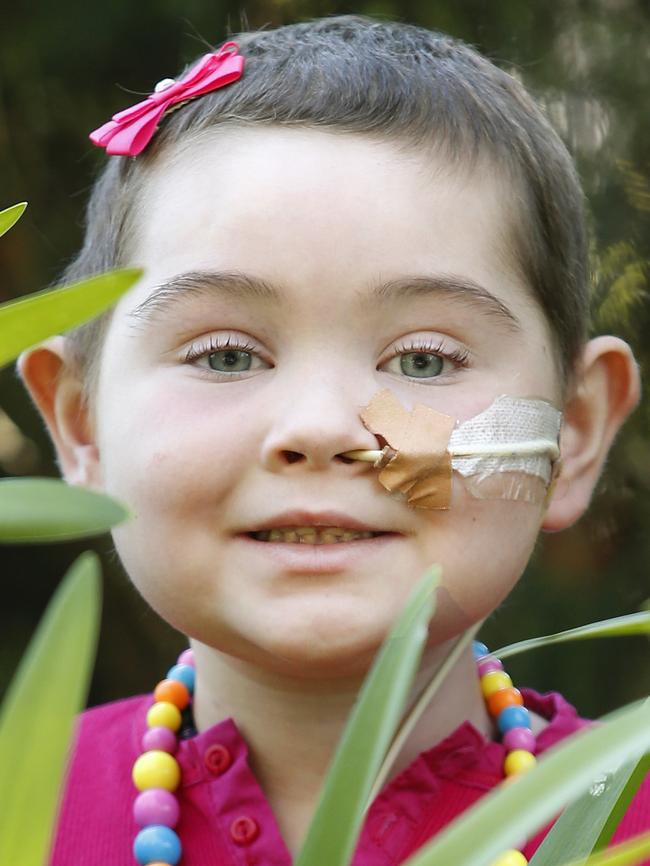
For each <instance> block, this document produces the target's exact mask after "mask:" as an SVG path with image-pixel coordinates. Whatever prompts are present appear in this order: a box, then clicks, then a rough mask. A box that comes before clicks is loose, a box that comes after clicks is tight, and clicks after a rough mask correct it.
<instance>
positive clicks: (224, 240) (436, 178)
mask: <svg viewBox="0 0 650 866" xmlns="http://www.w3.org/2000/svg"><path fill="white" fill-rule="evenodd" d="M161 156H162V158H161V159H160V160H159V161H158V162H157V163H156V164H155V165H154V166H153V167H152V170H151V173H150V177H149V178H148V180H147V182H146V183H145V185H144V189H143V192H142V194H141V197H140V200H139V204H138V208H137V213H136V225H134V226H133V227H132V229H133V234H132V244H131V251H130V259H131V260H132V261H133V262H134V263H137V264H140V265H143V266H144V267H145V268H146V271H147V275H146V278H145V280H144V281H143V283H142V284H141V285H140V287H139V288H138V289H137V290H136V293H135V294H134V295H133V296H132V297H131V303H132V305H133V306H135V305H136V304H138V303H140V302H142V300H143V299H144V298H145V297H146V296H147V294H148V293H149V292H151V289H152V286H156V285H159V284H160V283H161V282H164V281H166V280H169V278H170V277H173V276H174V275H178V274H184V273H187V272H196V271H201V270H209V271H215V270H217V271H218V270H237V271H242V272H245V273H253V274H255V275H256V276H258V277H260V278H262V279H265V280H267V281H268V282H272V283H274V284H280V285H282V286H283V287H284V288H285V289H286V292H287V293H288V295H292V296H295V297H293V298H292V300H297V301H300V302H305V301H307V300H310V301H311V302H316V301H318V300H320V302H321V303H325V301H326V300H329V301H330V302H334V300H335V298H339V297H341V298H342V297H343V296H350V295H351V293H352V292H354V291H358V290H359V289H361V288H364V287H367V286H368V285H375V284H377V283H378V282H380V281H382V280H385V279H393V278H399V277H402V276H403V275H405V274H417V273H435V274H444V275H447V276H450V277H463V278H466V279H467V280H468V281H470V282H474V283H475V284H477V285H480V286H489V287H490V288H489V291H490V292H493V293H496V294H497V295H500V296H501V297H504V296H505V297H506V298H507V303H508V305H509V306H510V307H514V308H515V309H513V312H514V313H515V315H516V314H517V308H518V309H519V310H520V311H521V310H523V309H528V310H530V308H531V307H534V306H535V305H534V304H533V303H532V300H531V296H530V293H529V292H528V291H527V289H526V287H525V285H524V283H523V280H522V279H521V277H520V276H519V273H518V269H517V267H516V256H515V255H514V254H513V250H512V240H511V238H512V234H513V233H512V231H511V227H512V225H513V220H514V219H516V217H517V214H516V211H515V206H514V204H513V202H514V200H515V191H514V190H513V188H512V184H511V183H510V182H508V181H507V180H506V179H505V178H504V177H503V176H502V175H501V174H500V173H499V172H497V171H495V170H494V169H493V168H490V167H489V166H487V165H486V164H485V163H483V164H481V163H479V164H477V165H476V166H475V167H474V168H473V169H472V170H469V169H463V168H462V167H461V168H459V167H458V166H454V167H452V166H451V165H450V164H449V163H448V162H446V161H445V160H444V159H443V158H441V157H440V156H439V155H436V154H435V153H432V152H431V151H424V150H416V149H408V148H405V147H403V146H398V145H397V144H393V143H391V142H387V141H377V140H372V139H369V138H367V137H362V136H358V135H353V134H350V133H334V132H325V131H315V130H307V129H285V128H278V127H266V128H265V127H256V128H253V129H251V128H247V129H242V128H228V127H224V128H222V129H216V130H210V131H209V132H208V133H205V134H203V135H202V136H201V137H200V138H198V139H195V140H192V141H189V142H187V143H185V144H184V145H183V147H182V148H177V149H176V150H174V151H171V152H170V153H168V154H162V155H161ZM310 289H311V290H312V291H309V290H310Z"/></svg>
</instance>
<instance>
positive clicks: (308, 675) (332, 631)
mask: <svg viewBox="0 0 650 866" xmlns="http://www.w3.org/2000/svg"><path fill="white" fill-rule="evenodd" d="M386 633H387V632H383V631H380V632H378V631H376V627H375V630H373V632H372V633H367V632H365V633H364V632H363V630H360V629H355V628H354V627H353V626H349V627H348V628H347V629H346V628H342V627H341V625H340V624H334V623H331V628H329V629H328V628H327V627H326V626H325V624H324V623H322V622H321V623H319V626H318V628H317V629H314V630H311V631H310V630H309V629H308V628H304V627H302V628H299V629H293V630H292V629H291V628H284V629H280V631H279V632H278V634H277V635H276V634H274V632H273V631H272V630H270V629H266V630H265V631H264V633H263V635H259V639H258V640H256V641H255V658H254V659H253V658H251V659H250V661H252V662H253V663H254V664H256V665H260V666H264V667H267V668H271V669H273V670H274V671H275V672H277V673H283V674H286V675H289V676H297V677H300V678H305V679H312V678H326V677H332V678H338V677H342V676H362V675H363V674H364V673H365V672H366V671H367V670H368V668H369V667H370V665H371V664H372V661H373V659H374V657H375V655H376V653H377V651H378V650H379V648H380V646H381V643H382V640H383V638H384V637H385V635H386Z"/></svg>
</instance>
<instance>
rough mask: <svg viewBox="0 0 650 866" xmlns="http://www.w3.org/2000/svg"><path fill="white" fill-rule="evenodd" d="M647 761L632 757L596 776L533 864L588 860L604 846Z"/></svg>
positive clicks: (563, 816) (548, 865) (549, 835)
mask: <svg viewBox="0 0 650 866" xmlns="http://www.w3.org/2000/svg"><path fill="white" fill-rule="evenodd" d="M643 764H645V766H646V768H647V767H648V761H647V760H646V759H645V758H641V759H640V761H631V762H628V763H626V764H624V765H623V766H622V767H619V768H618V770H616V771H615V772H614V773H609V774H603V776H602V777H601V778H600V779H595V780H594V781H593V783H592V785H591V787H590V789H589V790H588V791H587V792H586V793H585V794H583V795H582V796H581V797H579V798H578V799H577V800H576V801H575V802H574V803H571V805H570V806H568V807H567V808H566V809H565V810H564V812H563V813H562V814H561V815H560V817H559V818H558V820H557V821H556V822H555V824H554V825H553V826H552V827H551V829H550V831H549V832H548V833H547V834H546V836H545V838H544V841H543V842H542V844H541V845H540V846H539V848H538V849H537V851H536V852H535V854H534V856H533V857H532V859H531V860H530V864H531V866H533V864H534V866H557V864H558V863H561V862H562V861H563V860H565V859H567V858H571V859H573V860H577V861H579V862H584V860H585V859H586V858H587V857H589V855H590V854H591V853H592V852H593V851H598V850H600V849H602V848H604V847H605V846H606V845H607V844H608V843H609V841H610V839H611V838H612V835H613V833H614V831H615V830H616V827H617V826H618V823H619V821H620V819H621V818H622V817H623V815H624V814H625V811H626V809H627V807H628V806H629V804H630V801H631V799H632V797H633V796H634V793H635V792H636V789H637V788H638V787H639V785H640V784H641V782H642V780H643V776H644V775H645V773H643V775H641V774H639V773H635V770H637V768H638V767H640V766H641V765H643ZM619 803H620V806H619Z"/></svg>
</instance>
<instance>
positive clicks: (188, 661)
mask: <svg viewBox="0 0 650 866" xmlns="http://www.w3.org/2000/svg"><path fill="white" fill-rule="evenodd" d="M176 664H179V665H189V666H190V667H191V668H193V667H194V652H193V651H192V650H191V649H186V650H184V651H183V652H182V653H181V654H180V655H179V657H178V661H177V662H176Z"/></svg>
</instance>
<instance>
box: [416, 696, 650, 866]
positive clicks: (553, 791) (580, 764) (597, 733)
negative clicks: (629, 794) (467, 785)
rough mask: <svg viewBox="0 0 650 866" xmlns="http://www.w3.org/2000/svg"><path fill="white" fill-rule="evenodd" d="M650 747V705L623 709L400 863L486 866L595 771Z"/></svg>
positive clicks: (563, 803) (557, 750)
mask: <svg viewBox="0 0 650 866" xmlns="http://www.w3.org/2000/svg"><path fill="white" fill-rule="evenodd" d="M649 746H650V706H648V705H646V704H642V705H641V706H639V705H638V704H635V705H633V706H632V707H625V708H624V709H623V710H621V711H620V712H617V713H616V714H614V715H612V716H611V717H610V720H608V721H605V722H602V723H601V724H599V725H598V726H594V727H592V728H590V729H589V730H588V731H584V732H580V733H578V734H574V735H573V736H572V737H571V738H570V739H569V740H568V741H566V742H564V743H563V744H562V745H559V746H556V747H555V748H554V749H553V750H552V751H551V752H550V754H548V755H543V756H542V757H541V758H540V761H539V763H538V764H537V766H536V767H534V768H533V769H532V770H531V771H530V772H528V773H526V774H525V775H523V776H522V777H521V778H519V779H517V780H516V782H515V783H514V784H511V785H504V786H499V788H498V789H496V790H495V791H494V792H492V793H491V794H489V795H488V796H486V797H484V798H483V799H482V800H481V801H480V802H479V803H478V804H477V805H475V806H474V807H473V808H472V809H470V810H469V811H468V812H465V813H464V815H463V816H462V819H461V820H456V821H454V823H453V824H451V826H450V827H448V828H447V829H445V830H444V831H443V832H442V833H440V834H439V836H437V837H436V839H434V840H433V841H431V842H429V843H428V844H427V845H425V846H424V847H423V848H421V849H420V850H419V851H418V852H417V853H416V854H414V855H413V856H412V857H411V858H410V859H409V860H408V861H407V862H406V863H405V864H404V866H449V864H450V863H453V864H454V866H486V864H489V863H491V862H492V860H493V859H494V858H495V857H496V856H497V855H498V854H500V853H501V852H502V851H504V850H506V849H508V848H512V847H516V846H517V843H518V841H519V840H520V839H521V837H522V836H524V837H525V836H529V835H530V834H532V833H533V832H535V831H537V830H538V829H539V828H540V827H541V826H543V825H544V823H546V822H547V821H550V820H551V819H552V818H554V817H555V815H557V813H558V812H559V811H560V810H561V809H562V808H564V806H566V804H567V803H568V802H570V801H571V800H572V799H573V798H574V797H576V796H579V795H580V794H581V793H582V792H583V791H584V790H585V788H587V787H588V786H589V785H590V784H591V783H592V782H593V781H594V778H595V777H597V776H598V775H601V774H602V773H604V772H610V771H611V769H612V767H617V766H618V765H619V764H621V763H622V762H627V761H630V760H631V759H632V758H634V757H636V756H637V755H638V754H639V753H642V752H644V751H645V750H646V749H648V747H649Z"/></svg>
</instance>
